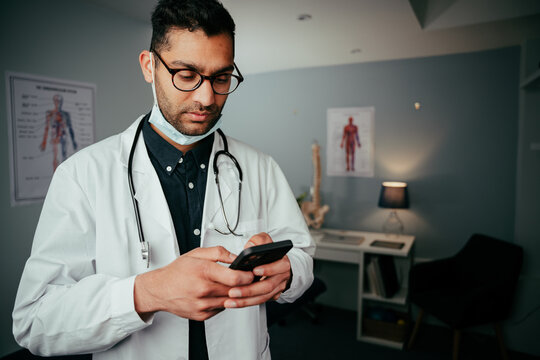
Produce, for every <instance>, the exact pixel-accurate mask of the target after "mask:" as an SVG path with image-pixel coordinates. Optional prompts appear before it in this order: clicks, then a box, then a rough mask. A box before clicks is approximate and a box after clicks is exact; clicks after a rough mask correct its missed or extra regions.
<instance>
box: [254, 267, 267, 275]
mask: <svg viewBox="0 0 540 360" xmlns="http://www.w3.org/2000/svg"><path fill="white" fill-rule="evenodd" d="M253 273H254V274H255V275H257V276H262V275H264V269H261V268H257V269H254V270H253Z"/></svg>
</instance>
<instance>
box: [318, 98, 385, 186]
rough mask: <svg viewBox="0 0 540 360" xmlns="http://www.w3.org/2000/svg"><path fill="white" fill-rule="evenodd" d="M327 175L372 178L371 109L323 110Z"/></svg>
mask: <svg viewBox="0 0 540 360" xmlns="http://www.w3.org/2000/svg"><path fill="white" fill-rule="evenodd" d="M327 119H328V129H327V145H326V146H327V150H326V151H327V152H326V154H327V174H328V176H358V177H373V176H374V148H375V146H374V140H373V139H374V123H375V108H374V107H355V108H333V109H328V110H327Z"/></svg>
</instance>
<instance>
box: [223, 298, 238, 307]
mask: <svg viewBox="0 0 540 360" xmlns="http://www.w3.org/2000/svg"><path fill="white" fill-rule="evenodd" d="M225 307H226V308H235V307H236V301H231V300H227V301H225Z"/></svg>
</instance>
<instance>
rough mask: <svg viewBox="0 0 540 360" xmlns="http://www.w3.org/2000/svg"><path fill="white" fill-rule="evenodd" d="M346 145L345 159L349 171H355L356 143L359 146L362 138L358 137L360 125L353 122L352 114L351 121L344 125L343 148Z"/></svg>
mask: <svg viewBox="0 0 540 360" xmlns="http://www.w3.org/2000/svg"><path fill="white" fill-rule="evenodd" d="M343 145H345V161H346V164H347V171H354V153H355V147H354V146H355V145H357V146H358V147H360V146H362V145H361V144H360V138H359V137H358V126H356V125H354V124H353V118H352V116H351V117H349V123H348V124H347V125H345V126H344V127H343V137H342V138H341V145H340V147H341V148H342V149H343Z"/></svg>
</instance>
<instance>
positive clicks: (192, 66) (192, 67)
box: [170, 60, 234, 74]
mask: <svg viewBox="0 0 540 360" xmlns="http://www.w3.org/2000/svg"><path fill="white" fill-rule="evenodd" d="M170 66H174V67H175V68H174V69H179V68H187V69H190V70H195V71H197V72H199V73H202V72H201V69H200V68H199V67H198V66H197V65H195V64H191V63H188V62H185V61H182V60H174V61H172V62H171V63H170ZM233 70H234V65H228V66H224V67H222V68H221V69H218V70H216V71H214V72H213V73H212V74H221V73H224V72H227V71H233Z"/></svg>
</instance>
